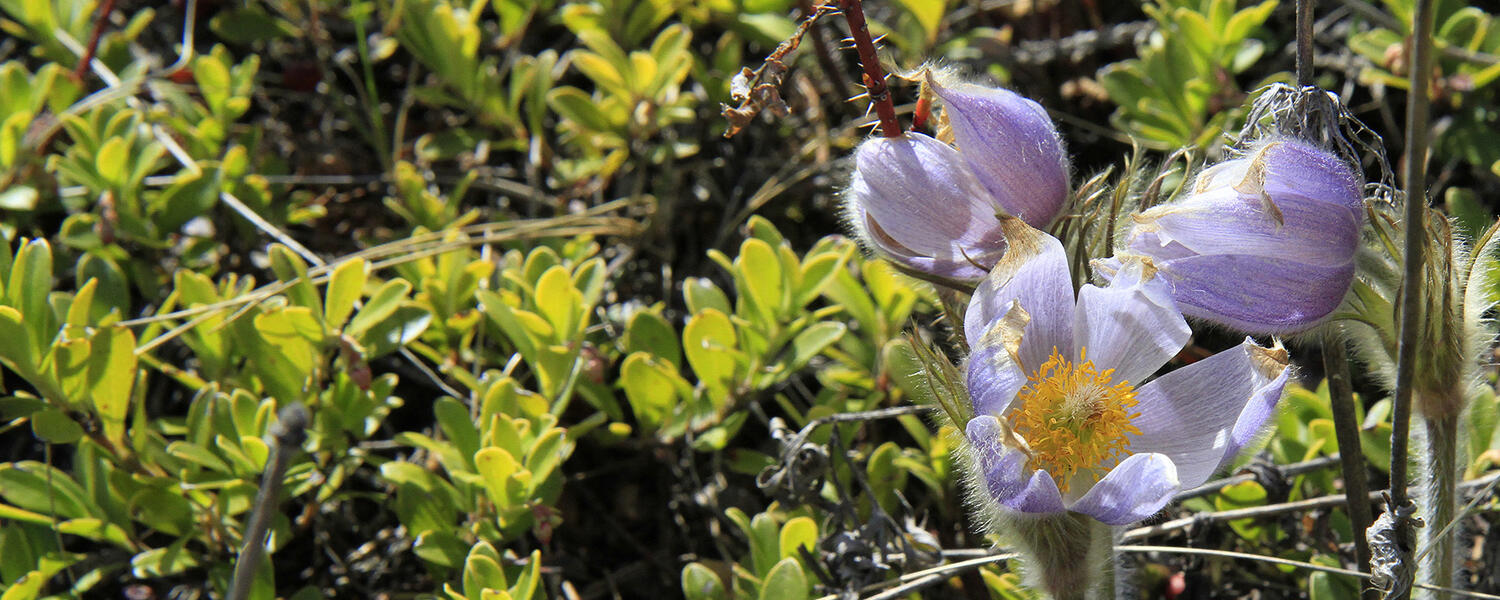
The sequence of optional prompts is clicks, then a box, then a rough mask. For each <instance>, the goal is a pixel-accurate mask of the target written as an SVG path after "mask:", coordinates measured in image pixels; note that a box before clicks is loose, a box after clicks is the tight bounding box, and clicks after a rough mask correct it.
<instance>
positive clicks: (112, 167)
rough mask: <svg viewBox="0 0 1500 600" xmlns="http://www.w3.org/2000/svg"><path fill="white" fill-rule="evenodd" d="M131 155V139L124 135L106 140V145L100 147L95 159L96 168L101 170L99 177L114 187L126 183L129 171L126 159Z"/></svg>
mask: <svg viewBox="0 0 1500 600" xmlns="http://www.w3.org/2000/svg"><path fill="white" fill-rule="evenodd" d="M129 157H130V140H129V139H128V138H123V137H112V138H109V139H108V140H105V142H104V146H102V147H100V148H99V155H98V156H97V157H96V158H95V159H94V168H95V169H96V170H97V171H98V172H99V178H100V179H102V180H104V183H106V184H108V185H110V186H113V187H117V188H118V187H122V186H124V185H125V180H126V177H127V173H126V171H125V161H126V159H128V158H129Z"/></svg>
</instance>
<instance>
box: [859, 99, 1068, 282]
mask: <svg viewBox="0 0 1500 600" xmlns="http://www.w3.org/2000/svg"><path fill="white" fill-rule="evenodd" d="M940 79H942V78H938V77H935V76H933V75H932V74H930V73H929V74H928V83H929V85H931V87H932V89H933V91H934V92H935V93H936V94H937V96H938V98H939V99H941V100H942V102H943V106H944V107H945V109H946V112H945V114H946V115H947V120H948V123H949V124H950V126H951V130H952V136H953V139H954V141H955V142H956V143H957V146H958V147H957V148H956V149H955V148H954V147H953V146H950V145H948V144H946V143H944V142H942V141H939V140H937V139H935V138H932V137H930V136H927V135H924V134H921V133H916V132H908V133H905V134H903V135H901V136H898V137H879V138H873V139H870V140H869V141H866V142H865V143H863V144H861V145H860V146H859V148H858V149H857V150H856V151H855V170H854V177H853V179H852V181H851V182H850V184H849V189H848V191H847V192H846V193H845V199H846V208H845V210H846V214H847V218H848V220H849V222H850V223H851V224H852V225H853V227H854V229H855V230H856V232H857V233H858V234H859V237H860V238H861V239H863V240H864V241H865V243H866V244H867V245H868V246H870V247H871V248H873V249H874V250H876V251H877V252H878V253H879V254H880V255H881V256H884V257H885V258H887V259H889V260H890V261H892V262H893V263H895V264H896V265H897V266H899V267H901V268H902V269H903V270H905V271H907V272H908V273H911V274H913V275H915V276H918V277H922V278H925V279H930V280H934V281H937V282H940V283H946V284H955V285H957V286H960V287H967V286H969V285H972V284H973V282H976V281H978V280H980V279H983V278H984V276H985V274H986V273H988V272H989V269H990V267H992V266H994V264H995V262H996V261H997V260H999V258H1000V256H1001V255H1003V254H1004V253H1005V238H1004V236H1003V235H1002V234H1001V232H1000V221H999V219H998V218H997V216H998V215H1010V216H1016V217H1020V218H1021V219H1023V220H1025V221H1026V222H1027V223H1030V224H1031V225H1032V226H1034V227H1045V226H1047V225H1048V224H1050V223H1051V222H1052V220H1053V219H1055V218H1056V217H1057V214H1058V212H1059V211H1061V210H1062V207H1063V202H1064V201H1065V200H1066V199H1067V196H1068V163H1067V155H1066V153H1065V152H1064V151H1063V146H1062V140H1061V138H1059V137H1058V134H1057V129H1056V128H1055V127H1053V125H1052V121H1051V119H1049V118H1048V117H1047V112H1046V110H1044V109H1043V108H1042V107H1041V106H1040V105H1038V104H1037V103H1035V102H1032V101H1031V100H1028V99H1026V98H1023V97H1021V96H1019V95H1017V94H1015V93H1014V92H1011V91H1009V90H1004V89H1000V88H986V87H981V86H978V85H973V84H967V83H958V82H951V81H950V82H947V83H940V81H939V80H940Z"/></svg>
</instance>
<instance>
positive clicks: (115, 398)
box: [88, 326, 136, 445]
mask: <svg viewBox="0 0 1500 600" xmlns="http://www.w3.org/2000/svg"><path fill="white" fill-rule="evenodd" d="M92 342H93V344H92V345H93V350H92V352H90V353H89V371H88V373H89V376H88V381H89V389H90V391H91V393H90V396H91V400H92V402H93V408H94V412H95V413H96V414H98V415H99V420H100V421H102V422H103V423H104V435H105V437H107V438H109V440H110V441H112V442H114V443H115V444H117V445H123V444H124V442H125V415H126V414H128V413H129V412H130V398H131V391H132V390H133V389H134V383H135V377H136V358H135V334H134V333H131V331H130V330H129V329H126V328H124V327H118V326H117V327H106V328H103V329H100V330H99V332H98V333H95V334H94V337H93V340H92Z"/></svg>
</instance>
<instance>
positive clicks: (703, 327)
mask: <svg viewBox="0 0 1500 600" xmlns="http://www.w3.org/2000/svg"><path fill="white" fill-rule="evenodd" d="M736 342H737V338H736V335H735V330H734V324H733V323H732V322H730V320H729V316H728V315H726V314H724V313H722V312H719V311H718V310H716V309H706V310H704V311H703V312H700V313H698V314H697V315H694V316H693V318H692V319H691V320H689V321H688V324H687V326H686V327H684V328H683V329H682V349H683V352H684V353H685V354H686V355H687V361H688V364H689V365H692V367H693V373H696V374H697V375H698V381H700V382H702V383H703V385H704V386H706V387H708V389H709V394H710V395H711V396H714V397H716V398H721V399H722V398H723V397H725V396H726V395H728V392H729V390H731V389H733V388H734V386H735V385H736V380H737V379H738V378H739V376H738V371H739V370H740V369H739V362H740V360H739V359H740V357H742V356H743V355H742V354H740V352H739V351H738V350H737V346H736Z"/></svg>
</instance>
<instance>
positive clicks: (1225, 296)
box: [1096, 139, 1364, 334]
mask: <svg viewBox="0 0 1500 600" xmlns="http://www.w3.org/2000/svg"><path fill="white" fill-rule="evenodd" d="M1362 183H1363V182H1362V181H1361V180H1360V179H1359V177H1358V176H1357V175H1356V174H1355V172H1354V170H1353V169H1351V168H1350V166H1349V165H1348V164H1346V163H1345V162H1344V161H1342V160H1340V159H1339V158H1338V157H1336V156H1335V155H1334V154H1333V153H1331V152H1328V151H1327V150H1323V149H1321V148H1318V147H1316V146H1313V145H1310V144H1308V143H1306V142H1302V141H1297V140H1290V139H1288V140H1275V141H1270V142H1266V143H1263V144H1261V145H1260V146H1258V147H1257V148H1256V149H1255V150H1254V151H1253V152H1251V153H1250V154H1249V155H1248V156H1246V157H1244V158H1239V159H1235V160H1230V161H1225V162H1222V163H1219V164H1217V165H1214V166H1213V167H1210V168H1209V169H1207V170H1205V171H1204V172H1203V173H1202V174H1200V175H1199V176H1198V179H1197V181H1196V183H1195V184H1194V186H1193V189H1192V193H1191V194H1189V195H1188V196H1187V197H1186V198H1184V199H1183V200H1182V201H1180V202H1175V203H1172V204H1168V205H1163V206H1158V207H1155V208H1152V209H1150V210H1147V211H1145V212H1143V213H1141V214H1139V215H1135V225H1134V226H1133V227H1132V229H1131V231H1130V235H1129V238H1128V240H1127V242H1126V247H1125V249H1124V250H1123V251H1122V254H1135V255H1141V256H1146V257H1149V258H1150V259H1151V261H1152V262H1153V263H1154V264H1155V266H1156V268H1157V269H1159V270H1160V271H1161V273H1162V275H1163V277H1164V278H1165V279H1166V281H1167V282H1168V284H1169V285H1170V286H1171V293H1172V298H1173V299H1174V300H1176V301H1177V305H1178V306H1179V307H1180V308H1181V309H1182V312H1183V314H1186V315H1188V316H1191V317H1198V318H1201V319H1204V320H1207V321H1211V322H1214V323H1219V324H1222V325H1227V326H1229V327H1233V328H1235V329H1238V330H1240V331H1246V332H1250V333H1257V334H1265V333H1292V332H1298V331H1303V330H1306V329H1308V328H1309V327H1312V326H1313V325H1315V324H1317V323H1318V322H1320V321H1321V320H1322V319H1323V318H1324V317H1327V316H1328V315H1329V314H1330V313H1332V312H1333V310H1334V309H1336V308H1338V306H1339V304H1340V303H1341V302H1342V301H1343V299H1344V295H1345V294H1346V293H1347V292H1348V291H1349V285H1350V284H1351V283H1352V282H1353V281H1354V267H1355V265H1354V255H1355V251H1356V250H1357V249H1358V247H1359V231H1360V227H1361V225H1362V224H1363V223H1364V203H1363V194H1362V193H1361V188H1362ZM1119 268H1120V261H1119V260H1116V259H1109V260H1104V261H1100V262H1099V263H1097V265H1096V271H1098V272H1099V274H1100V275H1101V276H1103V277H1105V278H1108V277H1111V276H1112V274H1113V272H1114V271H1115V270H1116V269H1119Z"/></svg>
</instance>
